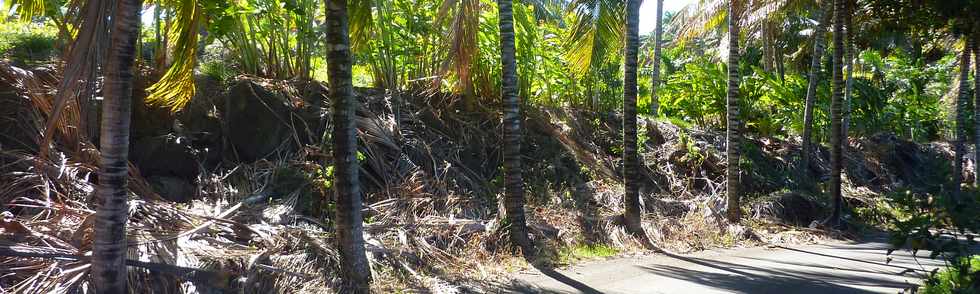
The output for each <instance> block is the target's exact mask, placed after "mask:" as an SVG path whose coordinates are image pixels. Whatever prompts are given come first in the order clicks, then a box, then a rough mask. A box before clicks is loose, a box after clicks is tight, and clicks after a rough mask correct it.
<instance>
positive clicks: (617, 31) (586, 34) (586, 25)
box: [566, 0, 626, 75]
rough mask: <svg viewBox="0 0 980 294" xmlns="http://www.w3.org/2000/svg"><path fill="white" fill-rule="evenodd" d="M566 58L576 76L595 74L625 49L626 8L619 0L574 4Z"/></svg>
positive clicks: (580, 0) (589, 0)
mask: <svg viewBox="0 0 980 294" xmlns="http://www.w3.org/2000/svg"><path fill="white" fill-rule="evenodd" d="M569 8H570V9H572V12H573V13H574V14H575V15H574V23H573V24H572V27H571V32H570V35H569V38H568V41H567V43H566V46H567V48H568V53H567V54H566V57H567V58H568V62H569V64H570V67H571V70H572V72H573V73H575V74H580V75H584V74H587V73H589V72H592V71H594V70H596V69H597V68H598V67H599V65H601V63H602V62H604V61H605V60H607V59H608V57H609V56H610V54H616V53H618V52H619V50H620V49H622V48H623V45H624V40H625V39H624V37H625V34H624V32H623V31H624V30H623V28H625V19H626V6H625V4H624V2H623V1H620V0H575V1H574V2H572V4H571V5H570V6H569Z"/></svg>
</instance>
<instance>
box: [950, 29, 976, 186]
mask: <svg viewBox="0 0 980 294" xmlns="http://www.w3.org/2000/svg"><path fill="white" fill-rule="evenodd" d="M963 42H964V45H963V51H962V52H960V72H959V73H960V79H959V80H960V84H959V91H960V93H959V95H958V96H957V97H956V130H955V136H956V138H955V142H954V143H953V182H952V183H950V188H951V190H952V191H953V195H954V196H953V197H954V199H955V198H956V197H958V196H959V195H958V194H959V191H960V183H962V182H963V156H964V155H965V154H966V140H967V138H966V132H967V127H966V118H967V113H966V112H967V109H966V108H967V105H968V103H969V101H968V100H969V92H970V86H969V77H970V48H971V47H973V46H971V44H972V40H971V38H970V37H969V36H966V35H964V36H963Z"/></svg>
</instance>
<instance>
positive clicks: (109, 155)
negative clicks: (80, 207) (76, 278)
mask: <svg viewBox="0 0 980 294" xmlns="http://www.w3.org/2000/svg"><path fill="white" fill-rule="evenodd" d="M115 6H116V8H115V14H114V15H113V16H112V19H113V21H112V29H111V44H113V46H110V47H109V54H108V57H107V58H108V59H107V62H108V63H107V64H106V70H105V73H106V75H105V87H104V89H103V92H104V93H103V94H104V97H105V99H104V101H103V102H102V131H101V135H100V142H99V143H100V144H99V148H100V151H101V153H100V154H101V156H102V157H101V159H100V163H101V166H100V168H99V183H98V187H97V189H96V196H97V197H96V198H97V201H98V202H99V206H98V209H97V210H96V212H95V236H94V241H93V245H92V272H91V275H92V285H93V286H94V288H95V292H96V293H126V292H127V286H126V281H127V272H126V251H127V250H126V241H127V240H126V221H127V219H128V218H129V204H128V200H129V199H128V198H129V197H128V189H127V180H128V179H129V178H128V177H129V173H128V172H129V165H128V162H129V161H128V156H129V124H130V112H131V109H132V98H133V97H132V95H133V63H134V58H135V56H136V39H137V36H138V34H139V31H138V28H139V23H138V21H139V19H140V16H139V14H140V8H141V7H142V4H141V3H140V0H121V1H118V2H117V4H116V5H115Z"/></svg>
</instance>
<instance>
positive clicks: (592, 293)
mask: <svg viewBox="0 0 980 294" xmlns="http://www.w3.org/2000/svg"><path fill="white" fill-rule="evenodd" d="M534 268H535V269H537V270H538V271H540V272H541V273H542V274H544V275H545V276H548V277H550V278H552V279H555V280H556V281H559V282H561V283H562V284H565V285H567V286H569V287H572V288H574V289H575V290H576V292H572V293H585V294H602V293H603V292H600V291H599V290H596V289H595V288H592V287H590V286H589V285H586V284H585V283H582V282H579V281H576V280H575V279H572V278H571V277H569V276H566V275H564V274H562V273H560V272H558V271H556V270H554V269H553V268H550V267H546V266H539V265H535V266H534ZM501 290H504V292H507V293H543V294H559V293H561V294H564V293H567V292H559V291H553V290H545V289H541V288H538V287H535V286H534V285H530V284H526V283H523V282H519V281H518V282H514V283H512V284H510V285H507V287H506V288H504V289H501Z"/></svg>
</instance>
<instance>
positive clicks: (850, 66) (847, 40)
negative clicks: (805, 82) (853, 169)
mask: <svg viewBox="0 0 980 294" xmlns="http://www.w3.org/2000/svg"><path fill="white" fill-rule="evenodd" d="M844 5H845V6H846V8H845V14H844V50H845V51H844V62H845V63H844V66H845V70H846V71H847V80H846V82H845V83H844V113H842V115H843V118H842V119H841V131H840V133H841V140H843V144H844V146H843V150H844V153H847V149H848V147H850V141H848V139H847V138H848V135H847V134H848V131H849V130H850V126H851V98H852V96H851V94H852V93H851V91H853V90H854V35H855V31H854V28H853V23H851V18H852V15H851V13H852V11H851V9H853V7H851V5H852V2H851V1H850V0H847V3H845V4H844Z"/></svg>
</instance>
